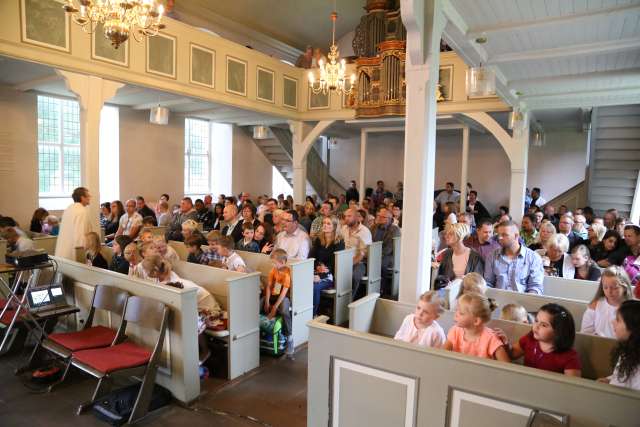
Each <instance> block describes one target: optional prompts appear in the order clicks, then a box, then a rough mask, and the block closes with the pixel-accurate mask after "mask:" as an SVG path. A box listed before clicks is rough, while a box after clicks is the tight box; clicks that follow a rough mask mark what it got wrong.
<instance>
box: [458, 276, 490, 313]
mask: <svg viewBox="0 0 640 427" xmlns="http://www.w3.org/2000/svg"><path fill="white" fill-rule="evenodd" d="M486 291H487V282H485V280H484V277H482V275H480V274H479V273H476V272H471V273H467V274H465V275H464V277H463V278H462V283H460V290H459V291H458V295H457V296H456V299H455V300H453V301H451V303H450V304H449V310H451V311H455V310H456V308H457V307H458V299H460V297H461V296H462V295H464V294H468V293H472V292H475V293H478V294H482V295H484V294H485V292H486Z"/></svg>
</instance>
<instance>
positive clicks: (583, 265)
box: [571, 245, 602, 282]
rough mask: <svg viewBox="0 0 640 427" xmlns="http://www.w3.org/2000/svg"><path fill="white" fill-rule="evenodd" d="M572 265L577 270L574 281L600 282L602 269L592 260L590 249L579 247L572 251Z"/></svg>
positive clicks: (583, 246)
mask: <svg viewBox="0 0 640 427" xmlns="http://www.w3.org/2000/svg"><path fill="white" fill-rule="evenodd" d="M571 263H572V264H573V267H574V268H575V271H576V272H575V274H574V275H573V278H574V279H580V280H591V281H594V282H596V281H598V280H599V279H600V276H601V275H602V271H601V270H600V267H598V265H597V264H596V263H595V262H594V261H593V260H592V259H591V255H590V253H589V248H587V247H586V246H585V245H578V246H576V247H575V248H573V250H572V251H571Z"/></svg>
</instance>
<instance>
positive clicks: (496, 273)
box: [484, 221, 544, 295]
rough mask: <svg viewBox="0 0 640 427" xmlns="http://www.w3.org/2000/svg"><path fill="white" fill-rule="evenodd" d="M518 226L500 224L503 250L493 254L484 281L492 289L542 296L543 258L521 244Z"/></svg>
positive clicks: (500, 240)
mask: <svg viewBox="0 0 640 427" xmlns="http://www.w3.org/2000/svg"><path fill="white" fill-rule="evenodd" d="M519 237H520V236H519V232H518V226H517V225H516V224H515V223H514V222H513V221H503V222H501V223H500V224H499V225H498V243H499V244H500V248H498V249H496V250H495V251H493V252H492V253H491V255H489V257H488V258H487V260H486V262H485V265H484V279H485V280H486V281H487V284H488V285H489V286H492V287H494V288H497V289H506V290H509V291H515V292H526V293H533V294H540V295H541V294H542V292H543V285H542V280H543V278H544V269H543V267H542V259H541V258H540V255H538V254H537V253H535V252H534V251H532V250H531V249H529V248H527V247H526V246H524V245H522V244H520V239H519Z"/></svg>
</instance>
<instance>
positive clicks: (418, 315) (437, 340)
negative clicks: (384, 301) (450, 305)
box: [394, 291, 446, 348]
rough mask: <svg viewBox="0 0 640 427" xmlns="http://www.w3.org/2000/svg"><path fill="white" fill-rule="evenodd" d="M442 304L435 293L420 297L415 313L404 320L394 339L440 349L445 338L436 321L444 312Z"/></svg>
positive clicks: (429, 292)
mask: <svg viewBox="0 0 640 427" xmlns="http://www.w3.org/2000/svg"><path fill="white" fill-rule="evenodd" d="M442 304H443V301H442V300H441V299H440V297H438V294H437V292H436V291H428V292H425V293H424V294H422V295H420V299H419V300H418V305H417V306H416V311H415V312H414V313H411V314H408V315H407V317H405V318H404V320H403V321H402V325H401V326H400V329H398V332H396V335H395V337H394V338H395V339H397V340H400V341H404V342H408V343H411V344H416V345H419V346H423V347H436V348H441V347H442V346H443V345H444V343H445V341H446V336H445V334H444V329H442V326H440V325H439V324H438V322H436V320H437V319H438V318H439V317H440V315H441V314H442V312H443V311H444V308H443V307H442Z"/></svg>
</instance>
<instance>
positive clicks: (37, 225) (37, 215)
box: [29, 208, 49, 233]
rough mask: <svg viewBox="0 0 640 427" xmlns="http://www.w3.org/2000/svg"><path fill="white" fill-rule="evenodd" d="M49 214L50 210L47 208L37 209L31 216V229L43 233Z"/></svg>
mask: <svg viewBox="0 0 640 427" xmlns="http://www.w3.org/2000/svg"><path fill="white" fill-rule="evenodd" d="M48 216H49V212H48V211H47V210H46V209H45V208H38V209H36V210H35V212H34V213H33V216H32V217H31V226H30V227H29V231H32V232H34V233H43V231H42V226H43V224H44V221H45V219H47V217H48Z"/></svg>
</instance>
